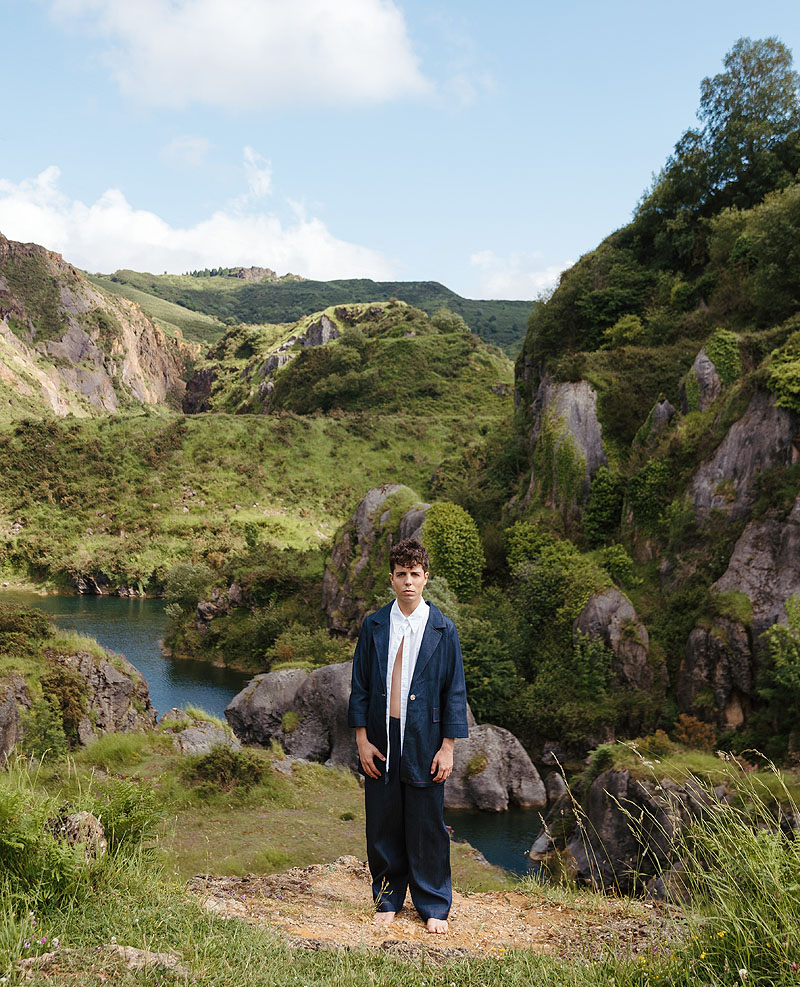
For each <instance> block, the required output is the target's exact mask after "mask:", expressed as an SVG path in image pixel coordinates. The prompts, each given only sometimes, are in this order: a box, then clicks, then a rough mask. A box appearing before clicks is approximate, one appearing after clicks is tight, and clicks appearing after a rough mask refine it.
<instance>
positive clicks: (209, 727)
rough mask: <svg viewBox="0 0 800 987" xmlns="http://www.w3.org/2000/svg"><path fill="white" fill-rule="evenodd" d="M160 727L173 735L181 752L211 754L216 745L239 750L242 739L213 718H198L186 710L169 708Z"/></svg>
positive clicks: (162, 718) (176, 747)
mask: <svg viewBox="0 0 800 987" xmlns="http://www.w3.org/2000/svg"><path fill="white" fill-rule="evenodd" d="M159 727H160V728H161V729H162V730H164V731H165V732H166V733H168V734H169V735H170V736H171V737H172V743H173V744H174V745H175V749H176V750H178V751H180V752H181V754H209V753H210V752H211V750H212V749H213V748H214V747H230V748H231V750H239V749H240V748H241V746H242V744H241V741H240V740H239V739H238V738H237V737H235V736H234V735H233V734H232V733H231V731H230V729H228V728H226V727H225V726H221V725H220V724H219V723H214V722H213V721H211V720H203V719H197V718H196V717H194V716H190V715H189V714H188V713H187V712H186V711H185V710H182V709H176V708H174V707H173V709H169V710H167V712H166V713H164V715H163V716H162V717H161V720H160V721H159Z"/></svg>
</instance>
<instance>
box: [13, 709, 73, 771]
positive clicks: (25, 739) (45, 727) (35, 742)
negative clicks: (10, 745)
mask: <svg viewBox="0 0 800 987" xmlns="http://www.w3.org/2000/svg"><path fill="white" fill-rule="evenodd" d="M21 719H22V743H21V747H22V750H23V751H24V752H25V753H26V754H28V755H30V756H31V757H34V758H36V759H37V760H57V759H58V758H60V757H64V755H65V754H66V753H67V748H68V744H67V737H66V734H65V733H64V722H63V719H62V716H61V709H60V708H59V706H58V702H57V700H56V697H55V696H43V697H42V698H41V699H37V700H36V702H35V703H34V704H33V706H32V707H31V709H30V711H29V712H24V713H22V716H21Z"/></svg>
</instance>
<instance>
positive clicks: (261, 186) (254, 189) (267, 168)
mask: <svg viewBox="0 0 800 987" xmlns="http://www.w3.org/2000/svg"><path fill="white" fill-rule="evenodd" d="M244 170H245V174H246V175H247V187H248V188H249V189H250V195H251V196H252V197H253V198H254V199H263V198H264V197H265V196H267V195H269V194H270V192H271V191H272V163H271V162H270V161H267V159H266V158H265V157H264V156H263V155H262V154H259V153H258V151H255V150H253V148H252V147H246V148H245V149H244Z"/></svg>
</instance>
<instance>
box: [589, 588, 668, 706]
mask: <svg viewBox="0 0 800 987" xmlns="http://www.w3.org/2000/svg"><path fill="white" fill-rule="evenodd" d="M572 629H573V634H575V633H580V634H584V635H587V636H588V637H599V638H601V639H602V640H603V642H604V643H605V645H606V647H607V648H610V650H611V651H612V652H613V653H614V666H613V667H614V673H615V675H616V676H617V678H618V679H619V680H620V681H622V682H625V683H626V684H628V685H631V686H633V687H634V688H636V689H649V688H650V687H651V686H652V685H653V670H652V668H651V667H650V664H649V661H648V654H649V648H650V638H649V635H648V633H647V628H646V627H645V626H644V624H642V623H641V622H640V621H639V619H638V617H637V616H636V611H635V610H634V609H633V606H632V605H631V602H630V600H629V599H628V598H627V597H626V596H625V595H624V594H623V593H621V592H620V591H619V590H618V589H617V588H616V587H611V588H610V589H606V590H603V592H602V593H595V594H594V595H593V596H591V597H590V598H589V600H588V602H587V604H586V606H585V607H584V608H583V610H582V611H581V612H580V614H578V616H577V617H576V618H575V621H574V623H573V625H572Z"/></svg>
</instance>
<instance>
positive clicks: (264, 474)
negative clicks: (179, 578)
mask: <svg viewBox="0 0 800 987" xmlns="http://www.w3.org/2000/svg"><path fill="white" fill-rule="evenodd" d="M492 421H493V416H492V415H491V414H490V415H487V416H486V417H484V415H483V414H481V413H480V412H477V411H476V413H475V415H474V417H472V418H466V417H464V416H463V415H460V414H453V415H449V416H448V415H445V414H441V415H436V416H430V417H428V416H422V415H418V414H416V413H415V412H414V409H413V408H412V409H409V410H407V411H406V410H403V411H400V412H398V413H396V414H393V415H389V416H383V415H380V414H377V413H372V412H369V411H364V412H359V413H353V414H341V415H338V416H335V417H323V416H293V415H285V416H263V415H260V416H252V417H249V416H230V415H217V414H205V415H198V416H193V417H189V418H182V417H179V416H174V415H168V414H150V413H142V414H138V415H131V416H118V417H115V418H108V419H95V420H91V421H85V422H83V423H77V422H74V421H69V420H66V421H52V422H35V421H29V422H25V423H20V424H18V425H16V426H14V427H8V428H6V429H5V430H0V505H1V506H0V525H3V526H6V527H8V526H10V524H11V523H12V522H13V521H14V520H15V519H16V518H20V519H21V520H22V522H23V529H22V531H20V533H19V534H18V535H16V537H15V538H13V539H10V540H8V541H6V542H5V544H4V545H3V547H2V549H0V555H2V556H3V559H4V564H5V567H6V568H7V569H8V570H10V571H12V572H17V573H19V574H20V575H21V576H22V577H27V578H30V577H33V578H34V579H37V580H39V581H46V580H48V579H49V580H51V581H57V580H59V579H60V580H62V582H63V583H66V582H67V580H68V579H69V576H70V575H71V574H72V573H75V572H78V573H92V572H96V571H100V572H104V573H106V574H107V575H108V576H109V577H110V579H111V580H112V588H113V585H116V584H119V583H127V584H132V585H137V584H142V585H145V586H151V587H155V586H157V585H158V584H159V583H160V582H161V580H162V579H163V576H164V574H165V572H166V570H167V569H169V568H170V567H171V566H172V565H174V564H175V563H176V562H178V561H182V560H192V559H201V560H204V561H206V562H207V563H208V564H209V565H211V566H212V568H215V567H217V566H218V565H221V564H222V563H223V561H224V560H225V559H227V558H228V557H229V556H230V555H231V553H232V552H233V551H241V550H243V549H244V547H245V530H246V525H248V524H252V525H255V530H256V531H257V532H258V537H259V540H260V541H261V542H264V543H269V544H273V545H276V546H278V547H284V546H288V547H294V548H318V547H320V546H325V545H327V544H328V543H329V541H330V539H331V538H332V536H333V534H334V533H335V531H336V529H337V528H338V527H339V525H340V524H341V523H342V522H343V521H344V520H345V519H346V518H347V517H349V516H350V514H351V513H352V512H353V510H354V509H355V507H356V505H357V504H358V502H359V501H360V500H361V498H362V497H363V496H364V493H365V492H366V491H367V490H368V489H369V488H370V487H373V486H376V485H377V484H379V483H387V482H394V481H396V479H397V478H398V477H402V478H403V479H404V480H405V482H408V483H410V484H412V485H413V486H414V487H415V489H417V490H418V491H419V492H420V494H421V495H423V496H424V495H425V494H426V493H427V491H428V484H429V482H430V478H431V475H432V473H433V471H434V470H435V468H436V466H437V464H438V463H439V462H440V461H441V460H442V459H443V458H444V457H445V456H448V455H454V454H455V453H456V452H458V451H460V450H463V449H464V448H466V447H468V446H469V445H471V444H477V443H478V442H479V441H480V435H481V430H482V429H483V428H485V427H486V426H487V425H488V424H490V423H491V422H492ZM184 508H185V510H184Z"/></svg>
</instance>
